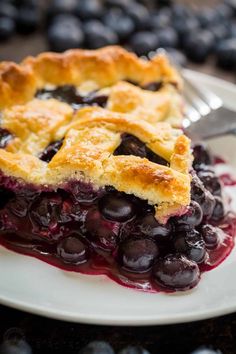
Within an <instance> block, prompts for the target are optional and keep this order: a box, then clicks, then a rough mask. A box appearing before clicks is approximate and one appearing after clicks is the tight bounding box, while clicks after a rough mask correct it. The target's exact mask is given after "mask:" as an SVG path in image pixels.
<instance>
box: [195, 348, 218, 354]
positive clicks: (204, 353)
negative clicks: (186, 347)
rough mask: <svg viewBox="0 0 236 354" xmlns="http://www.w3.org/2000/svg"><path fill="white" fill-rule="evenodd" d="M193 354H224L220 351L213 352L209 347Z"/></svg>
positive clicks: (197, 350) (199, 349)
mask: <svg viewBox="0 0 236 354" xmlns="http://www.w3.org/2000/svg"><path fill="white" fill-rule="evenodd" d="M191 354H222V352H221V351H220V350H213V349H211V348H207V347H200V348H198V349H196V350H194V351H193V352H191Z"/></svg>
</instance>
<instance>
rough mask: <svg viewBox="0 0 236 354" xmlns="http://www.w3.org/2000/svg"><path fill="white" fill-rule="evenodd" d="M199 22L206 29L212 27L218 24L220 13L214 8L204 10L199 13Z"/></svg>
mask: <svg viewBox="0 0 236 354" xmlns="http://www.w3.org/2000/svg"><path fill="white" fill-rule="evenodd" d="M197 17H198V21H199V23H200V25H201V26H202V27H203V28H205V27H210V26H212V25H214V24H216V23H217V22H218V21H217V20H218V13H217V12H216V10H215V9H213V8H204V9H202V10H201V11H199V13H198V16H197Z"/></svg>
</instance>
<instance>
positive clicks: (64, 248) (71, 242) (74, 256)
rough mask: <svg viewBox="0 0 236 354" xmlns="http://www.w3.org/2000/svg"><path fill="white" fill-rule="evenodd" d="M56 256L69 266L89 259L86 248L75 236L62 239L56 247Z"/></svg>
mask: <svg viewBox="0 0 236 354" xmlns="http://www.w3.org/2000/svg"><path fill="white" fill-rule="evenodd" d="M57 254H58V256H59V257H60V258H61V259H62V260H63V261H64V262H65V263H71V264H77V265H78V264H82V263H85V262H87V260H88V258H89V250H88V247H87V246H86V245H85V244H84V243H83V242H82V241H81V240H80V239H79V238H78V237H77V236H76V235H75V236H70V237H67V238H65V239H63V240H62V241H61V242H60V243H59V244H58V246H57Z"/></svg>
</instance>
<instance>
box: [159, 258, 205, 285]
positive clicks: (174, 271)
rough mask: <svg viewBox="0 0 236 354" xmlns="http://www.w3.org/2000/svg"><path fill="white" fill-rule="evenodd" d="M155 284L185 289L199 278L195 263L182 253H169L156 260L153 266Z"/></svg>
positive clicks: (194, 283) (195, 283)
mask: <svg viewBox="0 0 236 354" xmlns="http://www.w3.org/2000/svg"><path fill="white" fill-rule="evenodd" d="M153 276H154V279H155V281H156V282H157V284H159V285H161V286H164V287H166V288H168V289H172V290H187V289H190V288H192V287H194V286H195V285H197V283H198V282H199V280H200V271H199V268H198V265H197V263H195V262H193V261H190V260H188V259H187V258H186V257H185V256H183V255H176V254H175V255H173V254H169V255H167V256H165V257H164V258H161V259H159V260H158V261H157V263H156V264H155V266H154V268H153Z"/></svg>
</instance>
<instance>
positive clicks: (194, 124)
mask: <svg viewBox="0 0 236 354" xmlns="http://www.w3.org/2000/svg"><path fill="white" fill-rule="evenodd" d="M182 74H183V77H184V85H185V86H184V98H185V118H184V122H183V125H184V130H185V132H186V133H187V135H189V136H190V138H192V139H193V140H198V139H210V138H214V137H217V136H221V135H227V134H236V111H233V110H231V109H228V108H226V107H225V106H224V104H223V101H222V100H221V98H220V97H218V96H217V95H216V94H214V93H213V92H211V91H209V90H208V89H206V88H205V87H202V86H201V88H200V87H199V86H197V85H196V84H193V82H192V81H190V80H189V79H188V78H187V76H186V74H185V73H184V72H183V73H182ZM235 99H236V97H235Z"/></svg>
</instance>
